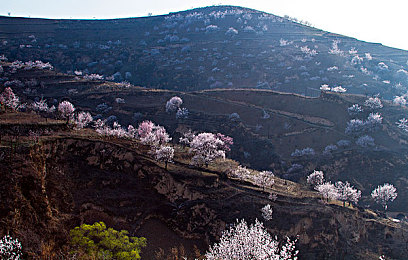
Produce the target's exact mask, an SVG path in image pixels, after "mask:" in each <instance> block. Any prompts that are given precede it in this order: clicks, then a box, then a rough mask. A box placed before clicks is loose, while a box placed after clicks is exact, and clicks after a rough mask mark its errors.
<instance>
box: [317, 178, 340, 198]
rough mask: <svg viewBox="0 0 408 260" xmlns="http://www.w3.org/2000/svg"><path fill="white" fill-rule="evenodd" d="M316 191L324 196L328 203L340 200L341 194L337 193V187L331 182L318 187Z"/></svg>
mask: <svg viewBox="0 0 408 260" xmlns="http://www.w3.org/2000/svg"><path fill="white" fill-rule="evenodd" d="M315 190H317V191H318V192H319V193H320V194H321V195H322V196H323V198H325V199H326V200H327V202H329V200H335V199H338V197H339V192H338V191H337V188H336V186H334V184H332V183H331V182H325V183H323V184H320V185H317V186H316V187H315Z"/></svg>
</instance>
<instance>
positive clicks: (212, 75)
mask: <svg viewBox="0 0 408 260" xmlns="http://www.w3.org/2000/svg"><path fill="white" fill-rule="evenodd" d="M0 38H1V39H3V44H2V45H0V53H4V54H5V55H6V56H8V57H9V58H10V59H20V60H35V59H42V60H45V61H50V62H51V63H52V64H53V65H54V66H55V67H56V68H57V69H58V70H60V71H62V72H71V73H72V72H73V71H75V70H81V71H84V73H99V74H101V75H104V76H105V77H108V76H113V79H114V80H116V81H122V80H127V81H130V82H131V83H133V84H135V85H141V86H145V87H149V88H159V89H172V90H181V91H194V90H200V89H212V88H260V89H273V90H278V91H284V92H293V93H299V94H303V95H308V96H318V95H319V88H320V85H321V84H329V85H330V86H331V87H334V86H339V85H341V86H343V87H345V88H346V89H347V91H348V92H350V93H359V94H377V93H380V95H381V96H383V97H385V98H388V99H390V98H392V97H393V96H395V95H401V94H405V92H406V91H407V86H408V72H407V71H408V67H407V66H408V64H407V62H408V52H407V51H402V50H398V49H393V48H389V47H385V46H382V45H379V44H372V43H366V42H362V41H358V40H356V39H353V38H349V37H345V36H342V35H337V34H332V33H328V32H325V31H321V30H318V29H315V28H312V27H308V26H305V25H302V24H298V23H295V22H292V21H289V20H286V19H284V18H281V17H278V16H274V15H271V14H267V13H263V12H259V11H256V10H251V9H246V8H241V7H233V6H217V7H206V8H200V9H193V10H189V11H184V12H179V13H172V14H169V15H164V16H154V17H144V18H128V19H114V20H45V19H23V18H8V17H1V18H0Z"/></svg>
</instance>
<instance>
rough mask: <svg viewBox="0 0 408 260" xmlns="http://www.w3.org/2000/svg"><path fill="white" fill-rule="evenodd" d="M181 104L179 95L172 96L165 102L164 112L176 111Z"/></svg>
mask: <svg viewBox="0 0 408 260" xmlns="http://www.w3.org/2000/svg"><path fill="white" fill-rule="evenodd" d="M182 104H183V100H182V99H181V98H180V97H177V96H174V97H172V98H170V100H169V101H167V103H166V112H168V113H170V112H176V111H177V110H178V109H179V108H180V106H181V105H182Z"/></svg>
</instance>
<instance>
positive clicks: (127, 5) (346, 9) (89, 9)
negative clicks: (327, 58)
mask: <svg viewBox="0 0 408 260" xmlns="http://www.w3.org/2000/svg"><path fill="white" fill-rule="evenodd" d="M219 4H222V5H236V6H243V7H248V8H253V9H256V10H259V11H264V12H267V13H272V14H274V15H279V16H284V15H289V16H291V17H296V18H297V19H299V20H305V21H308V22H310V23H311V24H312V25H313V26H314V27H316V28H319V29H323V30H325V31H329V32H333V33H338V34H343V35H346V36H350V37H354V38H357V39H359V40H363V41H368V42H376V43H382V44H384V45H387V46H391V47H395V48H400V49H404V50H408V33H407V31H408V18H407V15H408V1H407V0H388V1H384V0H338V1H331V0H307V1H305V0H245V1H244V0H171V1H169V0H150V1H148V0H115V1H112V0H0V15H6V16H7V15H9V13H10V16H19V17H40V18H65V19H69V18H76V19H82V18H83V19H93V18H96V19H108V18H124V17H140V16H147V15H148V14H149V13H152V14H153V15H161V14H168V13H169V12H177V11H183V10H186V9H191V8H196V7H204V6H210V5H219Z"/></svg>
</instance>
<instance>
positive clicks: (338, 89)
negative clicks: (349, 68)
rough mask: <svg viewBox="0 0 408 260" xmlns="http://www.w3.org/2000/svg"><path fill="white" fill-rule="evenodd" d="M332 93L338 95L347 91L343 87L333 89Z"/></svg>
mask: <svg viewBox="0 0 408 260" xmlns="http://www.w3.org/2000/svg"><path fill="white" fill-rule="evenodd" d="M331 91H333V92H337V93H344V92H346V91H347V89H345V88H343V87H342V86H337V87H334V88H332V89H331Z"/></svg>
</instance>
